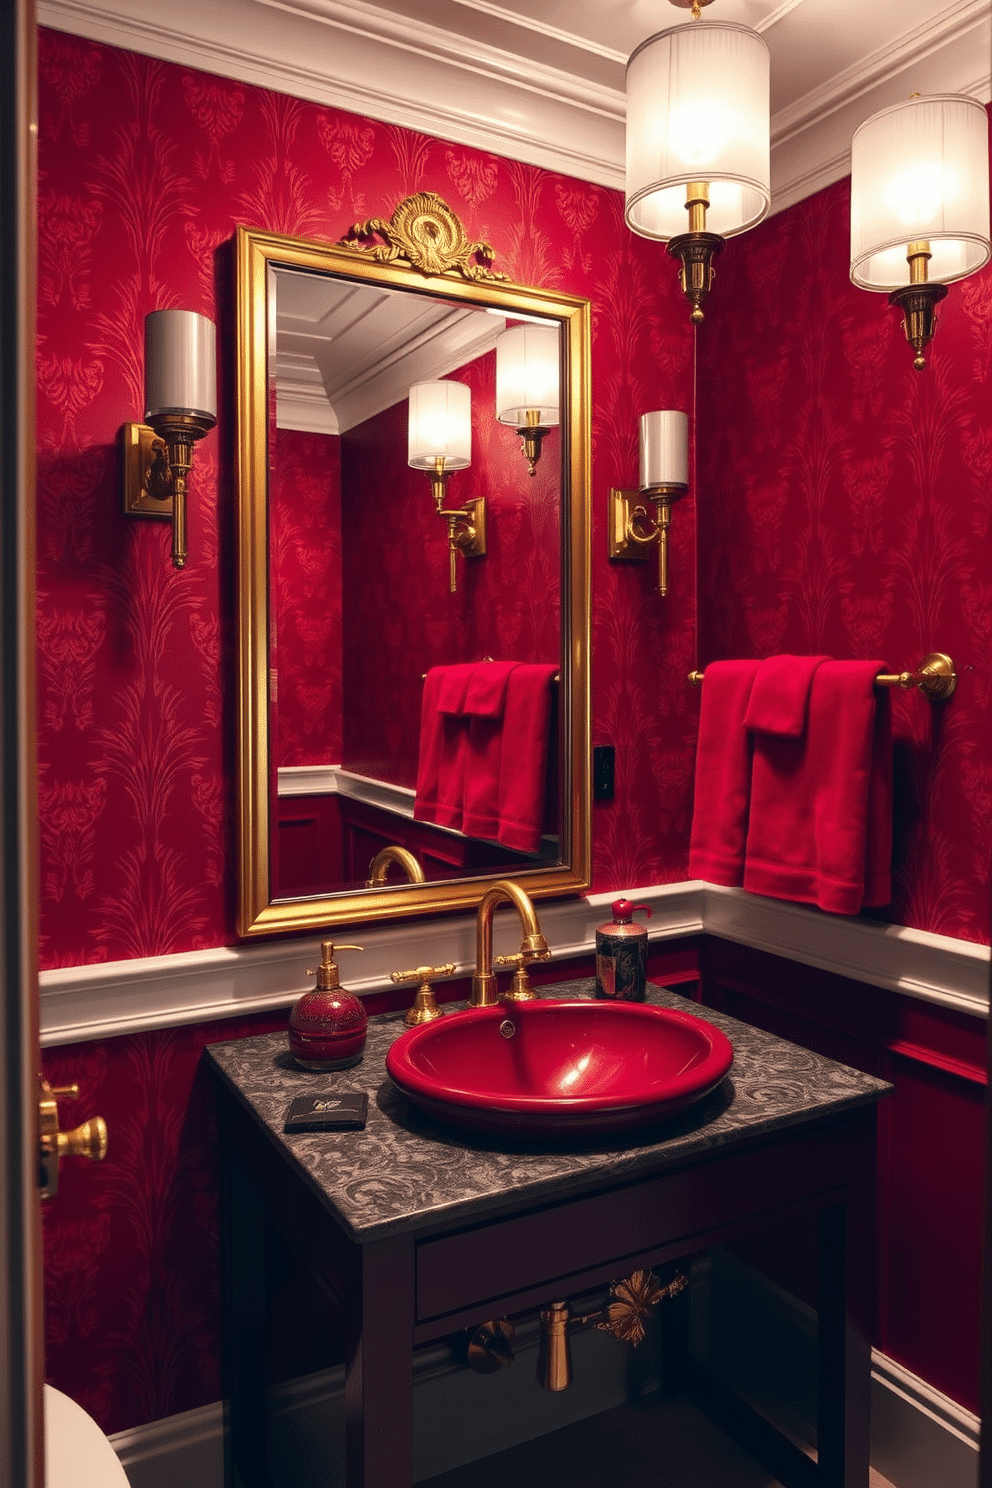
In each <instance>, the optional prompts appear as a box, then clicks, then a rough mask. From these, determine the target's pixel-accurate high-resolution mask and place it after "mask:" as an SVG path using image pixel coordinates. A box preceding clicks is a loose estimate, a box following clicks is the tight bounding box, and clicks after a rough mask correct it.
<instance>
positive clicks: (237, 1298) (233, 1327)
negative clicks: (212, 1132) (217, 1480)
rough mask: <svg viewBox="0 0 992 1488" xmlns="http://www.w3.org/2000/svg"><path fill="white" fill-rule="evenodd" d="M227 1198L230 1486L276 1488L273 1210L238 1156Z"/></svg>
mask: <svg viewBox="0 0 992 1488" xmlns="http://www.w3.org/2000/svg"><path fill="white" fill-rule="evenodd" d="M226 1146H227V1144H226V1143H222V1150H224V1149H226ZM221 1194H222V1201H221V1260H222V1264H221V1276H222V1286H223V1325H222V1333H223V1336H222V1353H223V1378H224V1399H225V1402H226V1406H225V1432H224V1483H225V1488H270V1484H271V1479H270V1477H269V1465H268V1464H269V1379H268V1297H267V1292H266V1284H265V1211H264V1207H263V1204H262V1199H261V1196H260V1194H259V1193H258V1190H257V1189H256V1188H255V1187H254V1185H253V1184H252V1183H251V1181H250V1179H249V1178H248V1176H247V1174H246V1173H245V1171H244V1169H243V1168H242V1166H241V1164H240V1163H239V1162H238V1161H237V1159H236V1158H232V1157H230V1156H228V1157H227V1159H226V1160H225V1161H224V1164H223V1172H222V1183H221Z"/></svg>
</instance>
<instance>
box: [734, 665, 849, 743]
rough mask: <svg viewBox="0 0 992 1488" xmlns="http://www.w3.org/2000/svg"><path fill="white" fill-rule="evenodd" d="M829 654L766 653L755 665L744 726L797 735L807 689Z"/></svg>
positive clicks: (805, 707)
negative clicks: (755, 672) (773, 654)
mask: <svg viewBox="0 0 992 1488" xmlns="http://www.w3.org/2000/svg"><path fill="white" fill-rule="evenodd" d="M829 660H830V658H829V656H769V658H768V660H767V661H763V662H762V663H761V665H760V666H759V668H758V674H757V676H756V677H755V679H754V686H753V687H752V688H751V701H750V702H749V703H748V705H747V712H746V713H745V715H744V727H745V728H749V729H757V730H758V731H759V732H760V733H763V734H779V735H781V737H782V738H784V739H798V738H799V736H800V735H801V734H802V732H803V729H804V728H805V727H806V714H807V710H808V708H809V690H810V688H811V687H812V685H813V678H814V676H815V675H816V671H817V668H818V667H820V666H821V665H822V664H823V662H825V661H829Z"/></svg>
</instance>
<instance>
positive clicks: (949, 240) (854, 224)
mask: <svg viewBox="0 0 992 1488" xmlns="http://www.w3.org/2000/svg"><path fill="white" fill-rule="evenodd" d="M990 256H992V248H990V244H989V129H988V119H987V117H986V113H985V107H984V105H983V104H981V103H979V102H978V101H977V99H974V98H967V97H963V96H958V95H955V94H950V93H945V94H935V95H934V96H933V97H932V98H920V97H919V96H915V97H913V98H910V99H907V101H906V102H905V103H897V104H895V105H894V106H893V107H892V108H887V109H883V110H882V111H881V113H878V114H875V115H874V116H873V117H872V118H870V119H868V120H866V122H865V123H864V124H862V125H861V127H860V128H859V129H857V130H856V131H855V134H854V138H853V139H852V141H851V279H852V280H853V282H854V283H855V284H857V285H860V287H861V288H862V289H871V290H880V291H884V290H889V291H890V293H889V304H890V305H897V306H898V307H899V309H900V310H901V311H902V313H903V320H904V327H905V331H906V340H907V341H908V342H909V343H910V345H911V346H912V347H913V348H914V350H915V352H916V357H915V359H914V361H913V366H914V367H915V368H916V370H917V371H918V372H922V371H923V368H924V367H925V366H926V359H925V357H924V355H923V352H924V350H925V348H926V347H927V345H928V344H929V343H930V341H931V340H932V338H933V333H934V324H935V315H934V311H935V307H936V306H937V305H938V304H939V303H940V301H941V300H942V299H944V297H945V295H946V294H947V289H946V286H947V285H948V284H952V283H953V282H954V281H955V280H956V279H964V278H965V277H966V276H967V275H968V274H973V273H974V272H975V271H976V269H980V268H982V267H983V266H984V265H985V264H987V263H988V261H989V258H990Z"/></svg>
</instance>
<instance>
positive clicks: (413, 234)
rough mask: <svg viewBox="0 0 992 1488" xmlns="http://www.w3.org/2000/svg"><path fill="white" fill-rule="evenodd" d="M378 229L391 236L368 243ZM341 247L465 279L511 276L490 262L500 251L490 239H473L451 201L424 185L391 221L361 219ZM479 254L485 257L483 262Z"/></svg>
mask: <svg viewBox="0 0 992 1488" xmlns="http://www.w3.org/2000/svg"><path fill="white" fill-rule="evenodd" d="M376 233H378V234H379V236H380V237H381V238H383V239H385V241H384V242H383V243H379V244H376V245H375V246H366V245H365V243H364V242H362V239H363V238H371V237H374V236H375V234H376ZM340 247H342V248H349V249H352V250H354V251H355V252H357V253H367V254H368V255H369V257H370V258H373V259H374V260H375V261H376V263H397V262H399V261H401V260H405V261H406V262H407V263H408V264H409V265H410V267H411V268H412V269H419V270H420V272H421V273H422V274H449V273H451V272H452V271H453V270H454V271H456V272H457V273H459V274H461V275H462V276H463V277H464V278H465V279H474V280H481V281H488V282H490V283H492V282H494V281H496V280H505V279H506V275H505V274H497V273H496V271H495V270H494V269H492V268H491V267H489V265H491V264H492V261H493V259H494V258H495V257H496V255H495V253H494V252H493V249H492V247H491V246H490V244H489V243H473V242H472V240H471V238H470V237H469V236H468V234H467V233H466V231H465V229H464V228H463V227H462V225H461V223H460V222H459V220H458V218H457V217H456V216H455V214H454V212H453V211H452V210H451V208H450V207H449V206H448V204H447V202H446V201H444V200H442V198H441V197H440V196H438V195H437V194H436V193H435V192H433V191H420V192H418V193H417V195H416V196H408V197H407V199H406V201H402V202H400V204H399V206H398V207H397V208H396V211H395V212H394V213H393V215H392V217H391V218H390V219H389V221H388V222H384V221H383V220H382V218H381V217H370V218H368V220H367V221H366V222H356V223H355V224H354V226H353V227H351V228H349V230H348V232H347V233H346V234H345V236H344V237H343V238H342V239H341V242H340ZM477 259H484V260H485V262H484V263H478V262H477V261H476V260H477Z"/></svg>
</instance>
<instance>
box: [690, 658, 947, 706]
mask: <svg viewBox="0 0 992 1488" xmlns="http://www.w3.org/2000/svg"><path fill="white" fill-rule="evenodd" d="M704 676H705V673H704V672H690V673H689V681H690V682H691V683H692V685H693V687H698V686H699V684H700V683H701V682H702V680H703V677H704ZM957 685H958V674H957V672H956V671H955V670H954V663H953V661H952V660H951V658H950V657H949V656H948V655H947V653H946V652H945V651H931V652H930V654H929V655H928V656H924V658H923V660H922V661H921V662H920V664H919V666H918V667H917V668H916V671H915V672H879V674H878V676H877V677H876V678H875V686H876V687H904V688H910V687H918V688H919V689H920V691H921V692H922V694H923V696H924V697H925V698H926V699H927V701H928V702H930V703H936V702H943V701H944V700H945V699H946V698H949V697H950V696H951V693H952V692H953V691H954V689H955V687H957Z"/></svg>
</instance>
